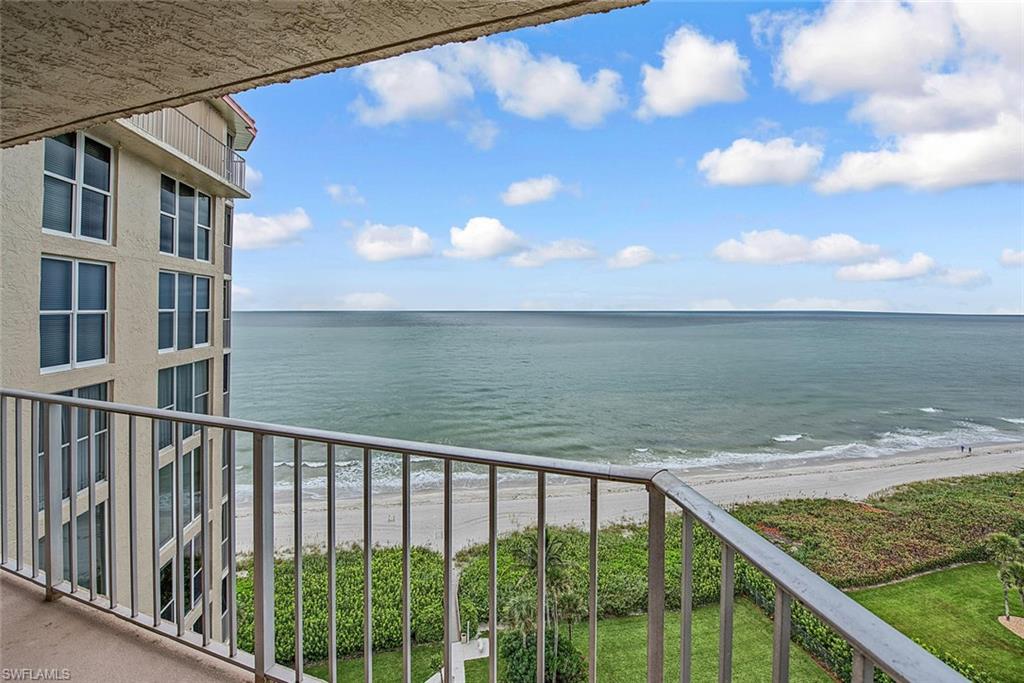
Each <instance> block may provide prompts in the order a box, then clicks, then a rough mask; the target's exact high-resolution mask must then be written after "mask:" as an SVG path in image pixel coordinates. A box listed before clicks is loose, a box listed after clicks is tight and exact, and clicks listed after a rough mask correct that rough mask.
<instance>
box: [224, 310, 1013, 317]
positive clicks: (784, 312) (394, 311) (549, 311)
mask: <svg viewBox="0 0 1024 683" xmlns="http://www.w3.org/2000/svg"><path fill="white" fill-rule="evenodd" d="M234 312H235V313H716V314H729V313H741V314H750V313H765V314H791V313H854V314H861V315H932V316H984V317H1000V318H1022V317H1024V312H1021V313H974V312H935V311H866V310H858V309H841V308H820V309H819V308H814V309H810V308H793V309H765V308H735V309H707V310H705V309H688V308H680V309H672V308H630V309H622V308H564V309H563V308H542V309H523V308H372V309H370V308H368V309H359V308H250V309H236V310H235V311H234Z"/></svg>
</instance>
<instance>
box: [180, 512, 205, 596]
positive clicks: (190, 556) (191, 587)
mask: <svg viewBox="0 0 1024 683" xmlns="http://www.w3.org/2000/svg"><path fill="white" fill-rule="evenodd" d="M182 569H183V571H184V573H185V576H184V577H183V578H184V579H185V581H184V583H183V584H182V588H184V589H185V590H184V598H185V612H186V613H187V612H188V611H189V610H190V609H191V608H192V607H194V606H195V605H196V604H197V603H198V602H199V601H200V599H201V598H202V596H203V591H202V585H203V532H201V531H200V532H199V533H198V534H197V535H196V536H194V537H193V538H192V539H191V540H190V541H186V542H185V545H184V554H183V555H182Z"/></svg>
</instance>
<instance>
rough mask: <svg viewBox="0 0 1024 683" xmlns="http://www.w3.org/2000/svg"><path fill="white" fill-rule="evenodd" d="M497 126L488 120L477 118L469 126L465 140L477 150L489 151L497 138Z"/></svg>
mask: <svg viewBox="0 0 1024 683" xmlns="http://www.w3.org/2000/svg"><path fill="white" fill-rule="evenodd" d="M498 133H499V130H498V124H496V123H495V122H494V121H491V120H490V119H486V118H479V119H476V120H474V121H473V122H472V123H470V124H469V127H468V129H467V130H466V139H467V140H469V141H470V143H472V145H473V146H474V147H476V148H477V149H485V150H486V149H490V148H491V147H494V141H495V140H496V139H497V137H498Z"/></svg>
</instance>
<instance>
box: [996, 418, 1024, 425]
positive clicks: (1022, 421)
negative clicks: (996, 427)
mask: <svg viewBox="0 0 1024 683" xmlns="http://www.w3.org/2000/svg"><path fill="white" fill-rule="evenodd" d="M999 419H1000V420H1002V421H1003V422H1009V423H1010V424H1014V425H1024V417H1001V418H999Z"/></svg>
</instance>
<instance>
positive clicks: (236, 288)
mask: <svg viewBox="0 0 1024 683" xmlns="http://www.w3.org/2000/svg"><path fill="white" fill-rule="evenodd" d="M231 296H232V297H233V298H234V299H235V300H236V301H237V300H240V299H248V298H249V297H251V296H252V290H251V289H249V288H248V287H243V286H242V285H238V284H235V282H234V281H233V280H232V282H231Z"/></svg>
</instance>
